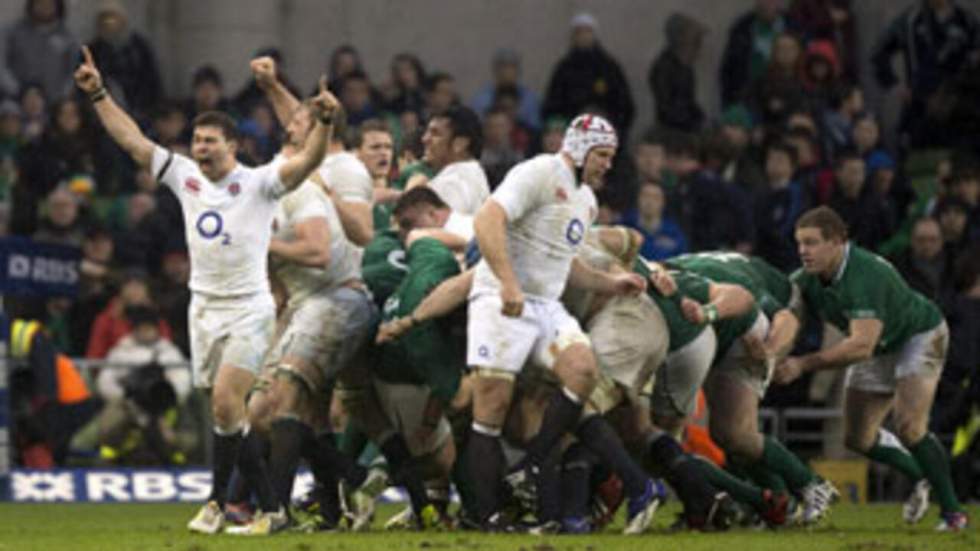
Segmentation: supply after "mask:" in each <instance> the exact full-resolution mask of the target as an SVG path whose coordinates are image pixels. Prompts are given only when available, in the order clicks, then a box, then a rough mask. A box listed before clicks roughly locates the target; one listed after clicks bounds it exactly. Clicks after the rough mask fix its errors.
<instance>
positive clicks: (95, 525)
mask: <svg viewBox="0 0 980 551" xmlns="http://www.w3.org/2000/svg"><path fill="white" fill-rule="evenodd" d="M196 509H197V507H195V506H192V505H185V504H179V505H178V504H166V505H108V504H106V505H88V504H86V505H82V504H59V505H13V504H0V551H12V550H16V551H21V550H24V551H27V550H34V549H37V550H45V551H47V550H59V551H62V550H63V551H90V550H91V551H108V550H133V551H144V550H162V551H222V550H228V551H232V550H234V551H250V550H262V551H272V550H284V551H334V550H336V551H360V550H364V551H416V550H423V551H442V550H455V549H460V550H464V551H497V550H501V551H503V550H508V551H606V550H609V549H635V550H643V551H650V550H658V551H659V550H664V551H667V550H670V551H673V550H683V551H699V550H704V551H741V550H768V549H771V550H779V551H787V550H788V551H809V550H820V551H824V550H840V551H927V550H928V551H931V550H945V549H972V550H977V549H980V538H978V537H977V536H978V533H977V531H976V530H977V529H976V528H975V527H971V528H970V529H969V530H967V531H966V532H964V533H960V534H937V533H935V532H933V531H932V528H933V526H934V525H935V523H936V513H935V507H933V509H932V511H931V513H932V514H930V515H929V516H927V517H926V520H924V521H923V522H922V524H921V525H919V526H915V527H907V526H905V525H903V524H902V523H901V511H900V508H899V506H898V505H867V506H855V505H845V504H841V505H838V506H837V507H835V508H834V510H833V513H832V516H831V517H830V518H828V519H826V520H825V521H824V523H823V524H822V525H820V526H818V527H816V528H812V529H802V528H795V529H785V530H780V531H778V532H773V531H753V530H744V529H740V530H734V531H731V532H727V533H717V534H699V533H671V532H669V531H668V529H667V526H668V525H669V524H670V522H671V521H672V520H673V517H674V513H675V512H676V509H674V508H670V507H668V508H667V509H666V510H664V511H661V512H660V513H658V515H657V519H656V521H655V528H654V531H653V532H652V533H650V534H648V535H645V536H633V537H626V536H622V535H619V534H617V533H615V532H613V531H612V529H610V530H609V531H607V532H605V533H602V534H597V535H591V536H547V537H534V536H517V535H486V534H476V533H469V532H454V533H409V532H389V533H386V532H371V533H366V534H344V533H340V534H312V535H308V534H288V533H287V534H280V535H276V536H273V537H272V538H243V537H240V536H239V537H235V536H224V535H222V536H212V537H208V536H197V535H192V534H189V533H187V531H186V530H185V529H184V525H185V523H186V522H187V520H188V519H189V518H190V517H191V515H193V514H194V512H195V511H196ZM397 510H398V508H396V507H394V506H386V507H382V508H381V509H380V510H379V515H378V518H379V520H378V522H377V524H378V525H380V524H381V522H383V520H382V519H386V518H388V517H389V516H391V515H392V514H394V513H395V512H397ZM970 516H971V518H972V519H973V520H974V522H978V521H980V507H971V508H970Z"/></svg>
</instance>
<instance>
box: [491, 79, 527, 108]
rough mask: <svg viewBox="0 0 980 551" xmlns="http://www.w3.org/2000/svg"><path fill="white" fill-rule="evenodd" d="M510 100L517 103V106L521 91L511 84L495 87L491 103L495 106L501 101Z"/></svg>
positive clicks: (519, 101)
mask: <svg viewBox="0 0 980 551" xmlns="http://www.w3.org/2000/svg"><path fill="white" fill-rule="evenodd" d="M506 98H510V99H513V100H514V101H515V102H517V104H518V105H520V103H521V91H520V90H519V89H518V88H517V86H514V85H513V84H503V85H500V86H497V88H495V89H494V91H493V103H494V105H497V104H499V103H500V101H501V100H503V99H506Z"/></svg>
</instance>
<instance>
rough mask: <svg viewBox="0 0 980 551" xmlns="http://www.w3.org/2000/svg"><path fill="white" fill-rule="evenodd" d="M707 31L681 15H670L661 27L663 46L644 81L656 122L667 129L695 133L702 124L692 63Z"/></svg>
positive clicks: (699, 24)
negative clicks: (655, 114) (652, 104)
mask: <svg viewBox="0 0 980 551" xmlns="http://www.w3.org/2000/svg"><path fill="white" fill-rule="evenodd" d="M705 32H707V28H706V27H705V26H704V25H703V24H702V23H701V22H699V21H698V20H696V19H694V18H693V17H689V16H687V15H684V14H682V13H672V14H670V17H668V18H667V22H666V23H665V24H664V34H665V35H666V36H667V46H666V47H664V50H663V51H662V52H661V53H660V55H659V56H657V59H656V60H654V62H653V65H651V66H650V73H649V74H648V76H647V81H648V82H649V84H650V91H651V92H652V93H653V103H654V110H655V112H656V113H657V122H658V123H659V124H661V125H663V126H666V127H668V128H673V129H675V130H682V131H684V132H696V131H698V130H699V129H700V128H701V125H702V124H704V110H702V109H701V106H700V105H698V98H697V93H698V91H697V82H696V81H695V75H694V62H695V61H696V60H697V56H698V52H699V51H700V50H701V42H702V39H703V36H704V33H705Z"/></svg>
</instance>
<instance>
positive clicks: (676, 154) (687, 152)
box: [663, 132, 701, 228]
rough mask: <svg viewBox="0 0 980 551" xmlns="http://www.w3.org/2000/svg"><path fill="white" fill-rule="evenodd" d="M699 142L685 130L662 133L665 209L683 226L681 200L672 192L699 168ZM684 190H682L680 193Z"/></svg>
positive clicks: (679, 189) (678, 188) (677, 189)
mask: <svg viewBox="0 0 980 551" xmlns="http://www.w3.org/2000/svg"><path fill="white" fill-rule="evenodd" d="M700 148H701V142H700V140H699V139H698V137H697V136H696V135H694V134H687V133H685V132H667V133H665V134H664V171H663V174H664V176H663V184H664V190H665V191H666V192H667V209H668V212H669V213H670V215H671V216H672V217H673V218H674V220H677V221H678V222H680V224H681V228H684V227H685V223H684V219H685V218H684V216H682V215H681V212H680V210H681V207H682V206H683V205H684V204H683V202H681V201H679V200H677V199H679V197H674V196H673V194H674V193H675V192H677V191H683V190H682V189H681V187H682V184H683V183H686V182H687V181H688V180H690V179H691V178H692V177H693V175H694V173H696V172H697V171H698V170H699V169H700V168H701V161H700V157H699V156H700ZM685 193H686V191H683V193H682V195H683V194H685Z"/></svg>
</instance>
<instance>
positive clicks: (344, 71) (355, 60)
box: [327, 44, 366, 95]
mask: <svg viewBox="0 0 980 551" xmlns="http://www.w3.org/2000/svg"><path fill="white" fill-rule="evenodd" d="M356 71H360V72H361V73H364V72H365V71H364V65H363V64H362V63H361V54H360V53H358V52H357V49H356V48H354V47H353V46H351V45H350V44H342V45H340V46H338V47H337V49H336V50H334V51H333V53H331V54H330V64H329V66H328V67H327V87H328V88H329V89H330V91H331V92H333V93H334V94H337V95H339V94H340V83H341V82H342V81H343V80H344V79H345V78H347V76H348V75H350V74H351V73H354V72H356ZM365 74H366V73H365Z"/></svg>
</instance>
